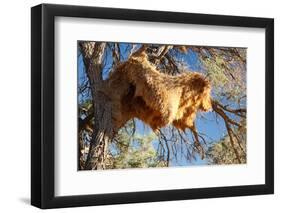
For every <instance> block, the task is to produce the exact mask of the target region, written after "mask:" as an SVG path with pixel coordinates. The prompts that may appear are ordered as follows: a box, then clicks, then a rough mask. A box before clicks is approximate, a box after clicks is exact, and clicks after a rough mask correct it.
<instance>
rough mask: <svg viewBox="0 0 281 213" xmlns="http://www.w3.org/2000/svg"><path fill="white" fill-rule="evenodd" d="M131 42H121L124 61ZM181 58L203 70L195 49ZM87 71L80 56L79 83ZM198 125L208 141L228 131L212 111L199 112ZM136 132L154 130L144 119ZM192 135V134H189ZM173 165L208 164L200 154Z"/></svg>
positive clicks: (105, 70) (109, 62)
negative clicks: (191, 159) (194, 158)
mask: <svg viewBox="0 0 281 213" xmlns="http://www.w3.org/2000/svg"><path fill="white" fill-rule="evenodd" d="M130 45H131V44H127V43H120V51H121V60H122V61H124V60H126V59H127V57H128V53H129V51H128V49H127V48H128V47H129V46H130ZM105 54H106V56H105V57H106V58H105V62H106V63H105V66H104V68H103V78H104V79H105V78H107V77H108V73H109V72H110V69H111V67H112V57H111V53H110V52H109V51H107V52H106V53H105ZM179 58H180V59H181V60H184V62H185V63H186V64H187V65H188V69H189V70H191V71H198V70H202V65H201V63H200V61H199V59H198V56H197V54H196V53H195V52H193V51H188V53H187V54H182V55H180V56H179ZM85 77H86V76H85V72H84V64H83V60H82V56H79V57H78V81H79V82H78V84H81V82H83V79H84V78H85ZM87 98H88V96H84V97H83V96H82V95H79V98H78V99H79V100H78V101H79V102H80V103H81V102H83V100H85V99H87ZM196 125H197V129H198V132H200V133H204V134H205V135H207V136H208V137H205V140H206V141H207V142H208V143H211V142H215V141H218V140H219V139H221V138H222V137H223V136H224V135H225V132H226V129H225V126H224V123H223V121H222V119H221V118H217V117H215V114H214V113H212V112H208V113H199V114H198V115H197V119H196ZM136 132H137V133H138V134H141V135H144V134H149V133H150V132H152V130H151V129H150V128H149V127H148V126H147V125H144V124H143V122H142V121H139V120H137V121H136ZM189 137H191V136H189ZM158 143H159V142H158V141H157V140H155V141H154V143H153V145H154V147H155V148H156V147H157V144H158ZM170 164H171V166H180V165H184V166H187V165H205V164H207V161H206V160H201V159H200V157H199V156H197V157H196V160H194V161H192V162H190V161H187V160H186V159H185V158H179V159H178V161H177V162H176V161H175V160H172V161H171V163H170Z"/></svg>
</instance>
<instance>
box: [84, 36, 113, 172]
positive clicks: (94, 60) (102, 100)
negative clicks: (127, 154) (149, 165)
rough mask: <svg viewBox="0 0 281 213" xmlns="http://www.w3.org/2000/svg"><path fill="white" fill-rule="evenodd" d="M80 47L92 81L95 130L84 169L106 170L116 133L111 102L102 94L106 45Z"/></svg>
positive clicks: (87, 72) (91, 43)
mask: <svg viewBox="0 0 281 213" xmlns="http://www.w3.org/2000/svg"><path fill="white" fill-rule="evenodd" d="M79 46H80V50H81V53H82V55H83V59H84V64H85V69H86V74H87V76H88V79H89V81H90V87H91V95H92V100H93V106H94V130H93V134H92V139H91V143H90V147H89V153H88V156H87V160H86V162H85V165H84V169H85V170H92V169H105V159H106V154H107V146H108V144H109V142H110V141H111V139H112V137H113V132H114V130H113V127H112V122H111V102H110V100H109V99H108V97H106V95H105V94H104V93H102V92H101V91H102V88H103V87H104V81H103V78H102V68H103V67H102V60H103V54H104V51H105V46H106V44H105V43H100V42H88V41H86V42H80V43H79Z"/></svg>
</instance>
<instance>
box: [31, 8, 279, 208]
mask: <svg viewBox="0 0 281 213" xmlns="http://www.w3.org/2000/svg"><path fill="white" fill-rule="evenodd" d="M31 41H32V42H31V43H32V44H31V45H32V46H31V50H32V55H31V58H32V63H31V64H32V66H31V72H32V73H31V76H32V79H31V82H32V85H31V88H32V92H31V93H32V94H31V95H32V103H31V105H32V109H31V110H32V118H31V120H32V126H31V128H32V140H31V147H32V150H31V152H32V155H31V203H32V205H34V206H37V207H40V208H59V207H73V206H88V205H105V204H120V203H136V202H152V201H168V200H181V199H197V198H214V197H226V196H243V195H259V194H272V193H273V191H274V181H273V180H274V174H273V173H274V161H273V159H274V155H273V154H274V152H273V145H274V21H273V19H270V18H254V17H238V16H221V15H207V14H191V13H176V12H164V11H145V10H129V9H112V8H98V7H85V6H66V5H50V4H42V5H38V6H35V7H33V8H32V9H31Z"/></svg>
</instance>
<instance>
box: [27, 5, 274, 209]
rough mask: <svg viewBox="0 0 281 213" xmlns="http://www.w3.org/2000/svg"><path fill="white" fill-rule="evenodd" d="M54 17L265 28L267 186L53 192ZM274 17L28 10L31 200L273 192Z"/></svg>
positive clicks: (54, 203)
mask: <svg viewBox="0 0 281 213" xmlns="http://www.w3.org/2000/svg"><path fill="white" fill-rule="evenodd" d="M57 16H64V17H80V18H100V19H112V20H132V21H146V22H166V23H182V24H200V25H217V26H237V27H250V28H263V29H265V32H266V41H265V44H266V48H265V51H266V52H265V61H266V64H265V73H266V78H265V85H266V109H265V114H266V120H265V121H266V124H265V126H266V128H265V131H266V137H265V161H266V162H265V184H261V185H246V186H225V187H214V188H198V189H177V190H163V191H144V192H130V193H112V194H93V195H78V196H77V195H73V196H60V197H56V196H55V195H54V189H55V188H54V187H55V185H54V184H55V183H54V177H55V171H54V163H55V161H54V157H55V156H54V147H55V146H54V142H55V140H54V131H55V114H54V113H55V107H54V106H55V99H54V95H55V87H54V86H55V85H54V78H55V77H54V76H55V75H54V55H55V54H54V50H55V47H54V20H55V17H57ZM273 149H274V20H273V19H270V18H254V17H239V16H222V15H207V14H193V13H176V12H162V11H145V10H129V9H112V8H101V7H86V6H66V5H53V4H41V5H38V6H35V7H32V8H31V204H32V205H34V206H37V207H39V208H43V209H46V208H60V207H75V206H90V205H105V204H121V203H138V202H153V201H169V200H182V199H197V198H217V197H228V196H246V195H260V194H272V193H274V151H273Z"/></svg>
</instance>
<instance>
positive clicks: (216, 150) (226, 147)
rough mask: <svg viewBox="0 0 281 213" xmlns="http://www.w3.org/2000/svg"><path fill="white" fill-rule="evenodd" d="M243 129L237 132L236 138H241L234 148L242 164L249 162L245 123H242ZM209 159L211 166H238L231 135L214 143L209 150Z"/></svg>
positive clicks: (236, 141)
mask: <svg viewBox="0 0 281 213" xmlns="http://www.w3.org/2000/svg"><path fill="white" fill-rule="evenodd" d="M241 123H242V124H243V126H242V127H240V128H238V129H237V130H236V132H235V134H236V137H239V141H238V140H235V143H234V148H235V149H236V150H237V152H238V154H239V156H240V160H241V163H246V162H247V156H246V153H247V152H246V149H247V146H246V126H245V122H244V121H242V122H241ZM206 155H207V158H208V160H209V163H210V164H238V163H239V162H238V160H237V158H236V155H235V152H234V149H233V146H232V144H231V141H230V137H229V135H226V136H224V137H223V138H222V139H221V140H220V141H218V142H216V143H214V144H213V145H212V146H211V147H209V149H208V150H207V154H206Z"/></svg>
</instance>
